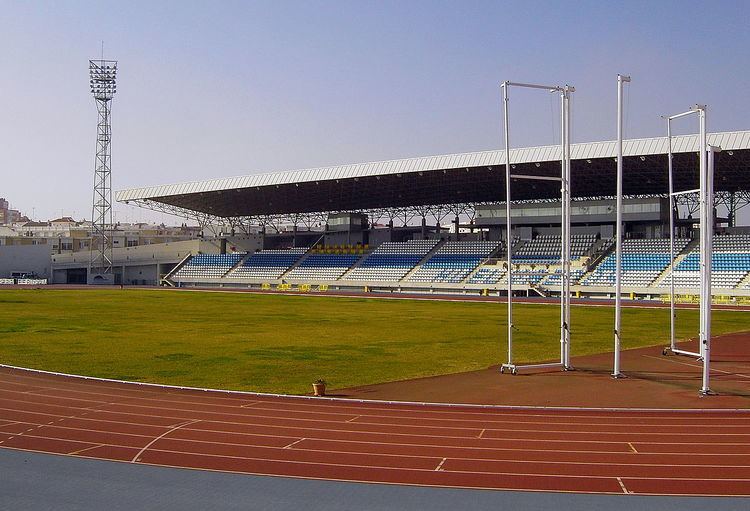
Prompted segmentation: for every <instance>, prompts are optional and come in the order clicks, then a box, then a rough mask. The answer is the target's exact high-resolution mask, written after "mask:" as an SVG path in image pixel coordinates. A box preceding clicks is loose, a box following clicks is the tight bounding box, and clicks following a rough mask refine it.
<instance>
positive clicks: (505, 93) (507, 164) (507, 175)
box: [502, 82, 513, 365]
mask: <svg viewBox="0 0 750 511" xmlns="http://www.w3.org/2000/svg"><path fill="white" fill-rule="evenodd" d="M502 88H503V129H504V131H505V225H506V230H507V232H506V241H505V244H506V247H505V252H506V256H507V258H506V259H507V264H508V271H507V273H506V275H507V277H508V365H512V364H513V269H512V266H511V263H512V258H511V249H512V247H513V244H512V236H511V218H510V133H509V125H510V123H509V122H508V82H503V84H502Z"/></svg>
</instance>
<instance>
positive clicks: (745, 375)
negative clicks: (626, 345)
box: [641, 355, 750, 379]
mask: <svg viewBox="0 0 750 511" xmlns="http://www.w3.org/2000/svg"><path fill="white" fill-rule="evenodd" d="M641 356H642V357H646V358H653V359H655V360H665V361H667V362H672V363H673V364H681V365H684V366H688V367H695V368H696V369H699V368H701V367H703V364H702V363H701V364H691V363H690V362H681V361H679V360H673V359H671V358H666V357H655V356H653V355H641ZM711 372H716V373H722V374H728V375H730V376H739V377H740V378H748V379H750V375H748V374H743V373H737V372H732V371H722V370H721V369H716V368H715V367H712V368H711Z"/></svg>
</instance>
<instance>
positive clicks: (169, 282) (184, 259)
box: [161, 252, 193, 287]
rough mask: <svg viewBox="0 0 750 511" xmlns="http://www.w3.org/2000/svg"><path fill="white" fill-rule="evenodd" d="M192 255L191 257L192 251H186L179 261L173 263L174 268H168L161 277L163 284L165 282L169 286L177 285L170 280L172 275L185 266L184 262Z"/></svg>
mask: <svg viewBox="0 0 750 511" xmlns="http://www.w3.org/2000/svg"><path fill="white" fill-rule="evenodd" d="M192 257H193V253H192V252H188V253H187V254H185V257H183V258H182V260H181V261H180V262H179V263H177V264H175V265H174V268H172V269H171V270H169V272H167V274H166V275H164V277H162V279H161V282H162V283H164V284H166V285H167V286H170V287H177V285H176V284H175V283H174V282H173V281H172V275H174V274H175V273H177V272H178V271H180V268H182V267H183V266H185V264H186V263H187V262H188V261H189V260H190V258H192Z"/></svg>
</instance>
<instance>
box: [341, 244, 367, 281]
mask: <svg viewBox="0 0 750 511" xmlns="http://www.w3.org/2000/svg"><path fill="white" fill-rule="evenodd" d="M372 251H373V249H370V250H369V251H367V252H365V253H364V254H362V257H360V258H359V259H357V262H356V263H354V264H353V265H352V266H351V268H349V269H348V270H346V271H345V272H344V273H342V274H341V276H340V277H339V278H338V279H336V280H341V279H345V278H346V276H347V275H349V274H350V273H351V272H352V271H354V269H355V268H357V267H358V266H360V265H361V264H362V263H363V262H364V261H365V259H367V257H368V256H369V255H370V254H372Z"/></svg>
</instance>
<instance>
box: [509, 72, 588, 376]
mask: <svg viewBox="0 0 750 511" xmlns="http://www.w3.org/2000/svg"><path fill="white" fill-rule="evenodd" d="M500 87H501V88H502V90H503V128H504V130H505V137H504V138H505V222H506V235H507V236H506V253H507V266H508V268H507V273H506V276H507V279H508V363H506V364H503V365H502V366H500V372H501V373H504V372H505V370H506V369H507V370H509V371H510V372H511V373H512V374H516V373H517V372H518V369H521V368H526V369H534V368H542V367H557V366H560V367H562V368H563V369H564V370H568V369H570V327H569V325H570V95H571V93H573V92H575V88H574V87H571V86H569V85H565V86H560V85H552V86H550V85H537V84H529V83H516V82H508V81H505V82H503V83H502V84H501V85H500ZM510 87H519V88H527V89H539V90H546V91H548V92H557V93H559V94H560V120H561V137H560V138H561V143H560V152H561V156H560V177H559V178H558V177H552V176H533V175H528V174H511V165H510V122H509V117H508V89H509V88H510ZM511 179H527V180H535V181H558V182H560V195H561V215H560V217H561V228H562V229H561V230H562V244H561V245H562V247H561V251H560V262H561V264H562V282H561V286H560V362H559V363H558V362H554V363H549V364H527V365H523V366H520V365H516V364H515V363H514V362H513V328H514V326H513V266H512V263H513V261H512V256H511V249H512V247H513V237H512V229H511V227H512V222H511V207H510V205H511V194H510V181H511Z"/></svg>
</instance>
